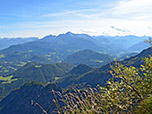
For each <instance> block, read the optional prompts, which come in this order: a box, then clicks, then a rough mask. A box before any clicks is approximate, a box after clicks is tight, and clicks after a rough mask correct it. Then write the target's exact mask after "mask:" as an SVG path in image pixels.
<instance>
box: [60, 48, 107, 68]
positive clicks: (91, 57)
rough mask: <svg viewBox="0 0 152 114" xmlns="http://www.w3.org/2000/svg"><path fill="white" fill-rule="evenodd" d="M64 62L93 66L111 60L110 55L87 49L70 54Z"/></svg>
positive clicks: (98, 65)
mask: <svg viewBox="0 0 152 114" xmlns="http://www.w3.org/2000/svg"><path fill="white" fill-rule="evenodd" d="M62 62H66V63H69V64H72V65H79V64H86V65H89V66H91V67H100V66H102V65H105V64H107V63H108V62H110V61H109V57H108V55H106V54H102V53H97V52H94V51H92V50H88V49H87V50H82V51H78V52H76V53H74V54H71V55H68V56H67V57H66V58H65V59H64V60H63V61H62Z"/></svg>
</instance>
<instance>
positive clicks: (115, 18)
mask: <svg viewBox="0 0 152 114" xmlns="http://www.w3.org/2000/svg"><path fill="white" fill-rule="evenodd" d="M151 6H152V0H0V37H30V36H37V37H40V38H41V37H43V36H45V35H48V34H55V35H57V34H60V33H65V32H67V31H71V32H74V33H87V34H90V35H112V36H113V35H130V34H132V35H138V36H141V35H152V12H151V11H152V7H151Z"/></svg>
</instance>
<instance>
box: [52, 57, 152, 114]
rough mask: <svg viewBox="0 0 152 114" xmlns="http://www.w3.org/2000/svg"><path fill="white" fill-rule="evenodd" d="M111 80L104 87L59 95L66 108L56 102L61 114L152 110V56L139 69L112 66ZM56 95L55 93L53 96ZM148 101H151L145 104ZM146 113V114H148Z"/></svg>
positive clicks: (127, 113) (132, 112)
mask: <svg viewBox="0 0 152 114" xmlns="http://www.w3.org/2000/svg"><path fill="white" fill-rule="evenodd" d="M111 69H112V70H111V72H110V73H111V75H112V76H113V78H112V79H110V80H109V81H107V85H106V86H105V87H101V86H98V87H97V88H89V89H83V90H79V89H72V91H70V92H67V93H65V94H60V93H57V94H59V95H60V97H61V99H60V101H62V102H63V103H64V106H62V107H61V108H60V106H59V101H58V99H55V100H54V102H55V103H56V106H57V110H58V113H60V114H62V113H64V114H140V113H141V112H142V111H138V110H137V109H138V108H140V109H141V110H143V108H142V107H144V106H145V108H144V109H146V108H148V109H151V97H150V96H152V56H149V58H145V59H144V65H141V67H140V68H135V67H133V66H130V67H126V66H124V65H122V64H119V63H118V62H116V63H115V64H114V66H111ZM54 95H55V92H54ZM146 99H148V100H146ZM148 109H147V110H143V112H142V113H141V114H143V113H146V114H150V113H148V112H147V111H148ZM137 112H138V113H137Z"/></svg>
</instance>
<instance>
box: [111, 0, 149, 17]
mask: <svg viewBox="0 0 152 114" xmlns="http://www.w3.org/2000/svg"><path fill="white" fill-rule="evenodd" d="M151 11H152V0H121V1H120V2H118V4H117V6H115V7H114V8H112V14H113V15H115V16H118V17H123V18H130V19H150V18H151V17H152V12H151Z"/></svg>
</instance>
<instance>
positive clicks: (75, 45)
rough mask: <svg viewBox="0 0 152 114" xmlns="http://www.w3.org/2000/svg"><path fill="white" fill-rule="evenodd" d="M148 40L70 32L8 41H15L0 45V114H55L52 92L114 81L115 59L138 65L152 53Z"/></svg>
mask: <svg viewBox="0 0 152 114" xmlns="http://www.w3.org/2000/svg"><path fill="white" fill-rule="evenodd" d="M145 39H147V37H146V36H142V37H138V36H131V35H130V36H122V37H120V36H114V37H112V36H98V37H96V36H89V35H87V34H74V33H71V32H67V33H65V34H60V35H58V36H54V35H48V36H45V37H44V38H42V39H38V38H31V39H30V38H29V39H28V40H25V39H23V41H22V40H21V39H20V38H19V39H16V40H17V41H15V40H14V39H5V40H6V42H7V40H8V42H12V43H5V45H2V47H0V49H2V50H0V114H21V113H22V114H28V113H32V114H37V113H44V111H43V109H44V110H45V111H47V112H48V113H55V112H52V111H54V109H55V103H54V102H53V99H54V98H55V96H54V95H53V93H52V92H51V91H52V89H54V90H55V91H60V92H61V93H62V92H63V91H64V92H65V91H66V90H68V89H69V88H71V87H77V88H81V89H82V88H87V87H90V86H91V87H96V86H97V85H98V84H99V85H101V86H105V85H106V84H107V83H106V82H107V81H108V80H109V79H110V78H111V77H112V75H111V74H110V73H109V71H110V70H111V67H110V65H111V64H112V63H111V61H113V60H114V58H118V60H120V61H119V63H122V64H124V65H125V66H130V65H132V66H134V67H139V66H140V65H141V64H144V63H143V60H142V58H144V57H148V56H149V55H152V48H147V47H148V45H147V44H145V43H143V42H144V40H145ZM3 40H4V39H3ZM15 42H16V43H15ZM137 47H138V48H137ZM4 48H5V49H4ZM143 49H144V50H143ZM140 51H141V52H140ZM57 97H59V96H58V95H57ZM39 104H40V105H39ZM61 105H62V103H61ZM41 106H42V107H43V109H42V108H41Z"/></svg>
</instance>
